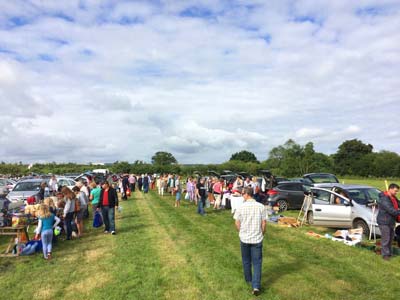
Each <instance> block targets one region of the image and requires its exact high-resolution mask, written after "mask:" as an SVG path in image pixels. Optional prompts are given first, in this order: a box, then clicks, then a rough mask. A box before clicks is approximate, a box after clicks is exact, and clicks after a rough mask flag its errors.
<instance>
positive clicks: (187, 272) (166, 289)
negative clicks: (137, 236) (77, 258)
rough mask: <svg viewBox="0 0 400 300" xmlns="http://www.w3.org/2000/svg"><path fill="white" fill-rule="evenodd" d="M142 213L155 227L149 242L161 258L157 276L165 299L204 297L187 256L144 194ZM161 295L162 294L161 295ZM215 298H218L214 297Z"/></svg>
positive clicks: (148, 222) (142, 197) (140, 197)
mask: <svg viewBox="0 0 400 300" xmlns="http://www.w3.org/2000/svg"><path fill="white" fill-rule="evenodd" d="M138 197H139V199H140V200H139V201H140V203H141V206H140V213H141V214H144V216H146V217H145V223H146V224H150V225H151V226H152V227H153V230H152V239H151V240H149V242H150V243H151V244H152V245H153V249H155V252H156V256H157V257H158V259H159V260H160V269H159V273H158V274H157V276H158V277H159V278H160V286H159V287H158V288H159V289H160V292H161V293H162V295H163V296H162V298H163V299H204V297H203V296H202V293H201V291H200V290H199V288H198V287H197V286H196V285H193V278H192V274H193V272H192V270H191V268H190V265H189V264H188V261H187V259H186V257H184V256H183V255H182V253H181V251H180V249H179V248H178V247H177V244H176V241H174V240H173V238H171V236H170V235H169V234H168V232H167V231H166V229H165V227H164V226H163V222H162V220H160V218H159V216H158V215H157V214H155V213H154V211H153V210H152V209H151V207H150V206H151V202H150V201H149V198H148V197H146V196H145V195H144V194H142V193H140V194H139V196H138ZM160 296H161V295H160ZM214 299H216V298H215V297H214Z"/></svg>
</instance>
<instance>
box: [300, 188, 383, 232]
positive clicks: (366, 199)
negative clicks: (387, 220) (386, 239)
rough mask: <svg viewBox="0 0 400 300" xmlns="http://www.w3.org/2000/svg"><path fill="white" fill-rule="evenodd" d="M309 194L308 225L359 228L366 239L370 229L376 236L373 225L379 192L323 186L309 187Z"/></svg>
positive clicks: (376, 190)
mask: <svg viewBox="0 0 400 300" xmlns="http://www.w3.org/2000/svg"><path fill="white" fill-rule="evenodd" d="M311 192H312V193H311V196H312V203H310V207H308V209H307V221H308V223H309V224H310V225H320V226H325V227H334V228H358V227H361V228H362V229H363V233H364V235H365V236H369V234H370V230H371V228H372V229H373V230H374V229H375V232H376V234H377V235H380V231H379V227H378V224H377V222H376V216H377V214H378V207H377V201H378V199H379V194H380V193H381V191H380V190H378V189H376V188H374V187H370V186H366V185H345V184H340V183H327V184H320V185H318V187H312V188H311ZM371 224H372V226H371ZM374 227H375V228H374Z"/></svg>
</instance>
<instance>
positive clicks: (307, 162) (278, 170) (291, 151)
mask: <svg viewBox="0 0 400 300" xmlns="http://www.w3.org/2000/svg"><path fill="white" fill-rule="evenodd" d="M266 163H267V166H268V168H270V169H271V171H273V173H275V174H280V175H284V176H288V177H295V176H301V175H303V174H306V173H310V172H322V171H324V172H328V171H329V170H330V169H331V162H330V159H329V157H328V156H327V155H325V154H323V153H318V152H315V150H314V144H313V143H311V142H309V143H307V144H305V145H304V146H301V145H299V144H297V143H296V142H295V141H294V140H292V139H289V140H288V141H287V142H286V143H285V144H283V145H280V146H277V147H275V148H273V149H272V150H271V151H270V153H269V158H268V159H267V161H266Z"/></svg>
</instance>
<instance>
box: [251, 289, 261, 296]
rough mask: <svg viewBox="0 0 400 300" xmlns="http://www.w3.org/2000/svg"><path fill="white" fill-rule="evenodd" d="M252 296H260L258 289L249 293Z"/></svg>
mask: <svg viewBox="0 0 400 300" xmlns="http://www.w3.org/2000/svg"><path fill="white" fill-rule="evenodd" d="M251 293H252V294H253V295H254V296H259V295H260V293H261V292H260V290H259V289H253V291H252V292H251Z"/></svg>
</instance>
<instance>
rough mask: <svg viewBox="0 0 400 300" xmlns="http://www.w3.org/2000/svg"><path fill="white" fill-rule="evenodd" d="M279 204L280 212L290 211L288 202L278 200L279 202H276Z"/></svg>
mask: <svg viewBox="0 0 400 300" xmlns="http://www.w3.org/2000/svg"><path fill="white" fill-rule="evenodd" d="M276 203H277V204H278V206H279V211H280V212H283V211H287V209H288V204H287V202H286V201H285V200H282V199H281V200H278V201H277V202H276Z"/></svg>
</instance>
